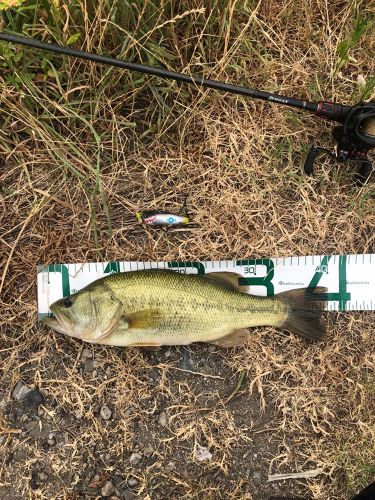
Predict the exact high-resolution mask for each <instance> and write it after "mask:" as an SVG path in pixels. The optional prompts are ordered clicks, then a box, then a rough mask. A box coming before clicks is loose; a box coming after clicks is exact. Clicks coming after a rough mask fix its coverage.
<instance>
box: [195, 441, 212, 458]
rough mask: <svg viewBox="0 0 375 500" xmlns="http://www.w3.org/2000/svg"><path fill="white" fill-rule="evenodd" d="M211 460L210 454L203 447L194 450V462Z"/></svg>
mask: <svg viewBox="0 0 375 500" xmlns="http://www.w3.org/2000/svg"><path fill="white" fill-rule="evenodd" d="M211 458H212V453H211V452H210V450H209V449H208V448H205V447H204V446H199V445H198V446H197V448H196V450H195V460H197V461H198V462H205V461H209V460H211Z"/></svg>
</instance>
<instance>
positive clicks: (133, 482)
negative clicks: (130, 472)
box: [128, 477, 138, 488]
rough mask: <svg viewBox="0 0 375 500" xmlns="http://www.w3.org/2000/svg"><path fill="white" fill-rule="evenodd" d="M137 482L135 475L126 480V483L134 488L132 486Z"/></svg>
mask: <svg viewBox="0 0 375 500" xmlns="http://www.w3.org/2000/svg"><path fill="white" fill-rule="evenodd" d="M137 484H138V481H137V480H136V479H135V477H131V478H130V479H129V481H128V485H129V486H130V487H131V488H134V486H137Z"/></svg>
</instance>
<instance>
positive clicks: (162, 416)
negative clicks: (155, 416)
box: [159, 411, 167, 427]
mask: <svg viewBox="0 0 375 500" xmlns="http://www.w3.org/2000/svg"><path fill="white" fill-rule="evenodd" d="M159 424H160V425H161V426H162V427H165V426H166V425H167V414H166V413H165V411H162V412H161V413H160V416H159Z"/></svg>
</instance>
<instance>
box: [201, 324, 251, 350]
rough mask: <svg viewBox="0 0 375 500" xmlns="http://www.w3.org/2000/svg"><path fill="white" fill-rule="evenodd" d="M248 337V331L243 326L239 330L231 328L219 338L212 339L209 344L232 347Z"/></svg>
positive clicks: (240, 343)
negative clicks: (231, 329)
mask: <svg viewBox="0 0 375 500" xmlns="http://www.w3.org/2000/svg"><path fill="white" fill-rule="evenodd" d="M248 339H249V332H248V330H246V329H245V328H242V329H241V330H233V331H232V332H230V333H228V335H224V337H221V338H220V339H216V340H213V341H212V342H209V344H215V345H219V346H220V347H233V346H235V345H242V344H244V343H245V342H246V341H247V340H248Z"/></svg>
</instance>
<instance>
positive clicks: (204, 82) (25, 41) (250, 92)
mask: <svg viewBox="0 0 375 500" xmlns="http://www.w3.org/2000/svg"><path fill="white" fill-rule="evenodd" d="M0 40H5V41H7V42H13V43H19V44H21V45H26V46H28V47H34V48H36V49H43V50H48V51H50V52H57V53H59V54H65V55H68V56H72V57H78V58H81V59H87V60H88V61H93V62H97V63H101V64H107V65H109V66H116V67H118V68H124V69H129V70H130V71H138V72H140V73H146V74H148V75H153V76H158V77H160V78H168V79H170V80H175V81H177V82H183V83H189V84H193V85H197V86H202V87H208V88H211V89H216V90H221V91H223V92H230V93H232V94H239V95H243V96H246V97H253V98H255V99H262V100H264V101H271V102H275V103H277V104H284V105H285V106H292V107H294V108H299V109H305V110H307V111H311V112H313V113H315V112H316V111H317V110H318V104H317V103H313V102H307V101H303V100H301V99H294V98H292V97H286V96H282V95H278V94H271V93H270V92H264V91H262V90H254V89H248V88H246V87H242V86H239V85H232V84H230V83H224V82H219V81H217V80H209V79H207V78H200V77H196V76H189V75H186V74H184V73H177V72H176V71H168V70H165V69H162V68H153V67H151V66H146V65H144V64H136V63H132V62H127V61H122V60H121V59H116V58H114V57H108V56H102V55H99V54H93V53H91V52H85V51H83V50H77V49H73V48H71V47H64V46H62V45H57V44H54V43H45V42H40V41H39V40H33V39H32V38H26V37H23V36H19V35H10V34H7V33H0Z"/></svg>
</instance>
